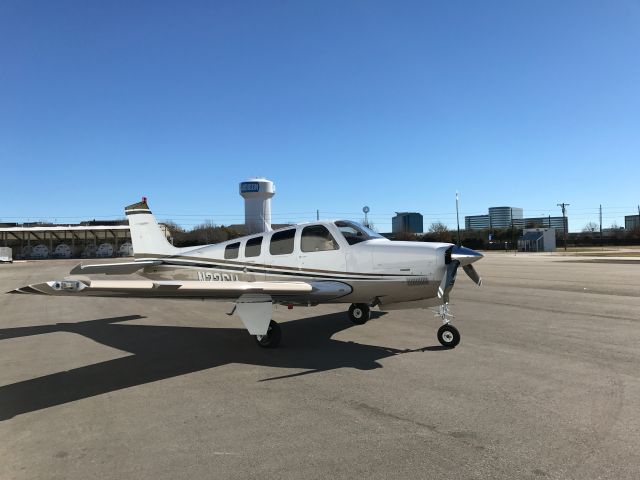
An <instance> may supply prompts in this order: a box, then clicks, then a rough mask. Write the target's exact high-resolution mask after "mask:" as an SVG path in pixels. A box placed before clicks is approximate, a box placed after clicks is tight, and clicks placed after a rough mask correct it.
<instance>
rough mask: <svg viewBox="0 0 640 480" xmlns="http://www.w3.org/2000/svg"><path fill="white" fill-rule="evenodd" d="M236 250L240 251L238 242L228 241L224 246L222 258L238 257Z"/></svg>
mask: <svg viewBox="0 0 640 480" xmlns="http://www.w3.org/2000/svg"><path fill="white" fill-rule="evenodd" d="M238 252H240V242H236V243H230V244H229V245H227V246H226V247H224V258H227V259H229V258H238Z"/></svg>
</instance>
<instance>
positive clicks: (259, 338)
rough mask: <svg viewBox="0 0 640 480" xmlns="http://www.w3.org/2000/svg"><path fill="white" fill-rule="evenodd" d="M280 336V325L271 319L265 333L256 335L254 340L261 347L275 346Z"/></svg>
mask: <svg viewBox="0 0 640 480" xmlns="http://www.w3.org/2000/svg"><path fill="white" fill-rule="evenodd" d="M281 338H282V330H280V325H278V324H277V323H276V322H274V321H273V320H271V321H270V322H269V329H268V330H267V334H266V335H256V342H257V343H258V345H260V346H261V347H262V348H276V347H277V346H278V345H279V344H280V339H281Z"/></svg>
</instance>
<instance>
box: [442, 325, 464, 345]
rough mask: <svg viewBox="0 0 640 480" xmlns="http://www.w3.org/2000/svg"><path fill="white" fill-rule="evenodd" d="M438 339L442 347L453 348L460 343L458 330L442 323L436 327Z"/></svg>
mask: <svg viewBox="0 0 640 480" xmlns="http://www.w3.org/2000/svg"><path fill="white" fill-rule="evenodd" d="M438 341H439V342H440V344H441V345H442V346H443V347H447V348H454V347H455V346H456V345H458V344H459V343H460V332H459V331H458V329H457V328H456V327H454V326H453V325H450V324H447V325H442V326H441V327H440V328H439V329H438Z"/></svg>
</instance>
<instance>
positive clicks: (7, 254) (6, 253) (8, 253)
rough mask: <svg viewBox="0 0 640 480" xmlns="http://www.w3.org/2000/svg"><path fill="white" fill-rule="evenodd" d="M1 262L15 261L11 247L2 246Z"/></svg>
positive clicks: (0, 250) (0, 251)
mask: <svg viewBox="0 0 640 480" xmlns="http://www.w3.org/2000/svg"><path fill="white" fill-rule="evenodd" d="M0 262H9V263H12V262H13V252H12V250H11V248H10V247H0Z"/></svg>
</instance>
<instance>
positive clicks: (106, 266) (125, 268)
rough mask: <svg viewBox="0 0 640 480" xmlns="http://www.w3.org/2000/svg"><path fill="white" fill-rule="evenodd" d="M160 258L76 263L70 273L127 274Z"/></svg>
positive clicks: (158, 261)
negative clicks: (86, 263)
mask: <svg viewBox="0 0 640 480" xmlns="http://www.w3.org/2000/svg"><path fill="white" fill-rule="evenodd" d="M161 263H162V260H142V261H139V262H121V263H102V264H97V265H83V264H82V263H81V264H80V265H76V266H75V267H73V269H72V270H71V272H69V273H70V274H71V275H90V274H92V273H104V274H105V275H129V274H131V273H134V272H137V271H138V270H140V269H142V268H144V267H149V266H151V265H159V264H161Z"/></svg>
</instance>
